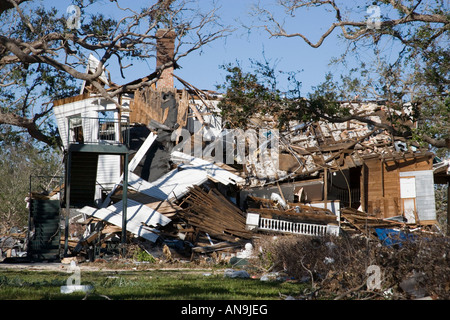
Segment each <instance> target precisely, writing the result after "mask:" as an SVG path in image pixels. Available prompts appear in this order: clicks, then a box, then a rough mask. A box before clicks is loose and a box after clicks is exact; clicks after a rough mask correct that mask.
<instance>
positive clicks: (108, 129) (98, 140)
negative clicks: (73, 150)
mask: <svg viewBox="0 0 450 320" xmlns="http://www.w3.org/2000/svg"><path fill="white" fill-rule="evenodd" d="M68 122H69V123H68V128H69V131H68V143H69V144H109V145H126V146H129V145H130V123H129V121H128V119H121V120H118V119H109V118H89V117H71V118H69V119H68Z"/></svg>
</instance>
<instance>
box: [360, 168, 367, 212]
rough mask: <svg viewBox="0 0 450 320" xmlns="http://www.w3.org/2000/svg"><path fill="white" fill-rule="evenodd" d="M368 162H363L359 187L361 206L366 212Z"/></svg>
mask: <svg viewBox="0 0 450 320" xmlns="http://www.w3.org/2000/svg"><path fill="white" fill-rule="evenodd" d="M366 179H367V177H366V164H365V163H363V165H362V166H361V179H360V181H359V189H360V193H361V195H360V202H361V208H362V210H363V211H364V212H367V207H366Z"/></svg>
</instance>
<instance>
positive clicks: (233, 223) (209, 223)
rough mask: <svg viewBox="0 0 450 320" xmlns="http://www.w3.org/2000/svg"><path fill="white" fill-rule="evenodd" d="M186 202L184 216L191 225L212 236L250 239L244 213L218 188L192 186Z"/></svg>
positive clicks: (227, 239)
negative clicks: (207, 188) (204, 188)
mask: <svg viewBox="0 0 450 320" xmlns="http://www.w3.org/2000/svg"><path fill="white" fill-rule="evenodd" d="M184 203H185V204H187V206H188V207H187V208H186V209H185V210H184V211H183V213H182V217H183V218H184V219H186V221H187V222H188V224H189V225H191V226H194V227H196V228H198V229H199V230H200V231H202V232H206V233H208V234H209V235H210V236H211V237H214V238H217V239H221V240H224V241H230V240H234V239H235V238H236V237H237V238H243V239H250V238H251V237H252V233H251V232H249V231H247V230H246V218H245V215H244V213H243V212H242V211H241V210H240V209H239V208H238V207H236V206H235V205H234V204H233V203H231V202H230V201H229V200H228V199H226V198H225V197H224V196H223V195H222V194H221V193H220V192H219V191H218V190H217V189H215V188H212V189H210V190H209V191H208V192H206V191H205V190H203V189H202V188H201V187H199V186H194V187H192V188H190V190H189V193H188V195H187V196H186V198H185V200H184Z"/></svg>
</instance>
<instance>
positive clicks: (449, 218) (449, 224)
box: [447, 180, 450, 236]
mask: <svg viewBox="0 0 450 320" xmlns="http://www.w3.org/2000/svg"><path fill="white" fill-rule="evenodd" d="M449 235H450V180H449V181H448V183H447V236H449Z"/></svg>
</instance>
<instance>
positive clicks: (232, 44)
mask: <svg viewBox="0 0 450 320" xmlns="http://www.w3.org/2000/svg"><path fill="white" fill-rule="evenodd" d="M147 1H148V0H147ZM147 1H144V2H141V1H136V2H135V1H133V2H131V1H128V2H125V1H120V0H119V3H120V4H121V6H123V7H127V6H129V7H131V6H132V5H133V6H135V5H136V6H137V7H140V5H138V3H140V2H141V3H145V2H147ZM199 1H200V3H201V4H202V6H203V5H205V7H206V6H208V5H209V4H210V3H211V1H214V0H199ZM256 1H257V0H215V2H216V3H217V4H218V6H219V7H220V9H219V11H218V13H219V15H220V17H221V19H222V20H223V23H224V24H226V25H233V26H235V27H237V28H238V29H237V30H236V31H235V32H234V33H233V34H231V35H230V36H228V37H227V38H224V39H218V40H216V41H214V42H212V43H210V44H208V45H207V46H205V47H203V48H202V50H200V51H195V52H193V53H191V54H189V55H188V56H186V57H184V58H182V59H180V60H179V64H180V66H181V67H182V68H181V69H178V70H176V72H175V74H176V75H177V76H179V77H180V78H182V79H184V80H186V81H187V82H189V83H191V84H193V85H194V86H196V87H198V88H201V89H211V90H214V89H216V85H218V84H223V83H224V79H225V75H226V72H225V71H224V70H223V69H221V68H220V66H221V65H223V64H227V63H234V62H236V61H239V63H240V64H241V65H242V66H243V67H248V66H249V59H254V60H258V61H263V60H264V58H265V59H267V60H268V61H270V62H271V64H273V65H274V66H276V69H277V70H280V71H286V72H287V71H298V70H302V71H301V73H300V74H299V77H298V79H299V80H300V81H302V94H303V95H306V93H308V92H310V91H311V88H312V87H313V86H315V85H318V84H319V83H320V82H322V81H323V80H324V77H325V74H326V73H327V72H328V71H334V72H337V73H338V72H339V70H338V69H336V67H332V66H329V62H330V60H331V58H333V57H337V56H339V55H340V54H341V53H342V52H343V51H344V50H345V44H344V42H343V41H341V40H338V39H337V35H338V31H337V30H335V31H334V32H333V33H332V35H331V36H330V37H329V38H327V39H326V41H325V42H324V44H323V45H322V46H321V47H319V48H317V49H315V48H312V47H310V46H309V45H307V44H306V43H305V42H304V41H303V40H301V39H299V38H279V39H277V38H270V37H269V35H268V34H267V33H266V32H264V31H262V30H257V29H252V30H251V31H250V32H249V31H248V30H245V29H244V28H240V23H239V22H238V21H242V22H244V23H245V24H251V23H252V19H254V18H253V17H252V16H251V15H250V12H251V7H252V5H253V3H254V2H256ZM153 2H154V1H151V3H153ZM259 2H260V3H261V5H262V6H263V7H265V8H270V6H271V5H272V4H273V3H274V2H275V1H274V0H259ZM147 3H148V2H147ZM44 4H45V5H47V4H48V5H50V6H57V8H58V9H59V10H60V11H61V13H62V14H64V13H65V9H66V8H67V7H68V6H69V5H71V4H72V1H71V0H62V1H58V2H54V1H48V0H44ZM111 7H114V5H113V4H112V3H111V2H110V1H109V0H101V1H99V2H98V3H97V5H96V6H93V7H91V8H90V11H91V12H92V11H93V10H101V11H102V12H103V13H104V14H105V15H108V14H112V13H110V12H109V9H108V8H111ZM107 9H108V10H107ZM361 10H365V9H360V12H361ZM275 12H276V13H278V16H279V17H283V16H284V13H283V12H282V11H280V10H279V11H275ZM332 19H333V16H332V15H331V14H327V13H326V12H325V11H324V10H322V9H315V10H310V11H308V12H306V13H304V14H302V15H297V16H296V17H294V18H291V19H289V21H288V22H287V25H286V26H287V28H288V31H292V32H295V31H300V30H301V31H302V32H305V33H306V34H307V35H308V36H310V37H311V39H312V40H313V41H314V42H315V41H317V40H318V39H319V37H320V35H321V34H322V33H323V32H325V30H326V29H327V28H328V27H329V25H330V24H331V23H332ZM255 23H256V22H255ZM263 52H264V54H263ZM155 64H156V62H155V61H147V62H145V63H134V66H133V68H130V69H127V70H125V72H124V74H125V76H126V79H122V78H121V77H120V73H119V72H118V70H115V68H114V67H112V66H111V67H110V68H109V70H110V72H111V74H112V76H113V80H114V81H115V82H116V83H118V84H122V83H126V82H128V81H132V80H134V79H137V78H139V77H142V76H146V75H148V74H150V73H151V72H152V71H153V70H154V67H155ZM176 86H177V87H182V85H181V84H179V83H178V82H176ZM280 89H282V90H285V89H286V83H285V82H283V81H281V82H280Z"/></svg>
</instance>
